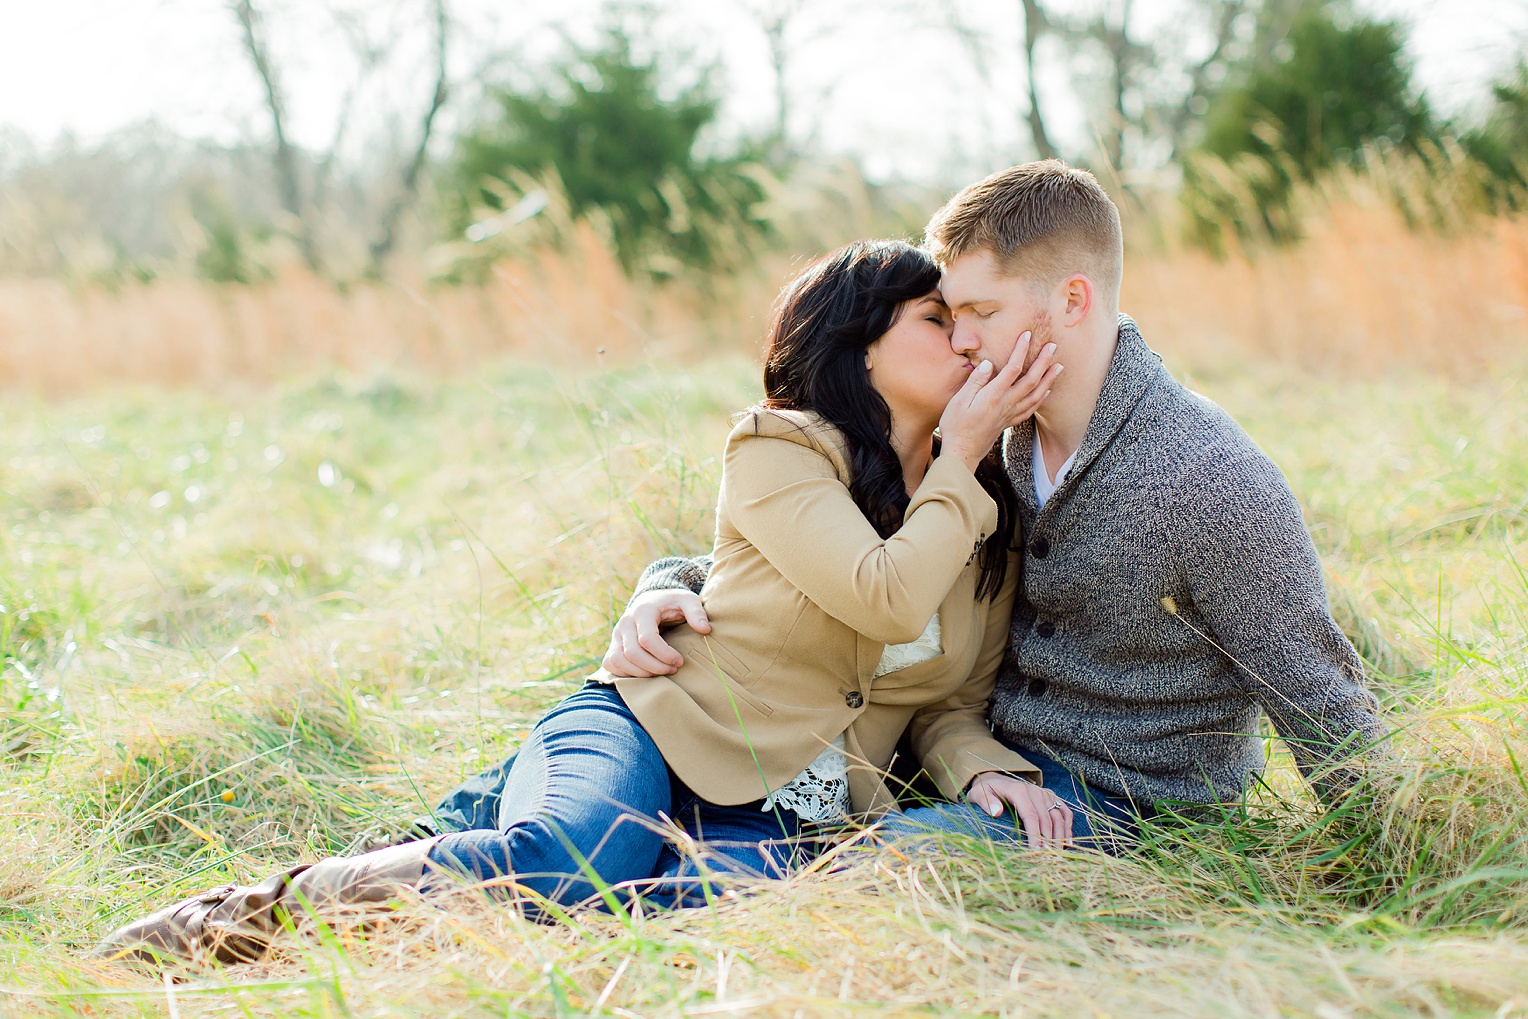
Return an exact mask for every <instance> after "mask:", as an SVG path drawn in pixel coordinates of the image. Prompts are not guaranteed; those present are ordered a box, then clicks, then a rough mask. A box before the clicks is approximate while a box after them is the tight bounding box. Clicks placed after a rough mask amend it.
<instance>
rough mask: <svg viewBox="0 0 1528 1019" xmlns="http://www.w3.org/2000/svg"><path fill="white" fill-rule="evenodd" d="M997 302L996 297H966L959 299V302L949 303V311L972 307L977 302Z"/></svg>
mask: <svg viewBox="0 0 1528 1019" xmlns="http://www.w3.org/2000/svg"><path fill="white" fill-rule="evenodd" d="M946 303H949V302H946ZM997 303H998V301H997V298H995V297H971V298H967V299H966V300H964V301H961V302H960V303H959V304H950V310H951V311H959V310H960V309H962V308H974V307H975V306H976V305H978V304H997Z"/></svg>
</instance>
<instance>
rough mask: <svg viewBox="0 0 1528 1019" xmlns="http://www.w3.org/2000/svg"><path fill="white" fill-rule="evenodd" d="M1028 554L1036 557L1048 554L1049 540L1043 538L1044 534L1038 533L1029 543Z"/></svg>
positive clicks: (1043, 556) (1041, 557) (1039, 557)
mask: <svg viewBox="0 0 1528 1019" xmlns="http://www.w3.org/2000/svg"><path fill="white" fill-rule="evenodd" d="M1029 554H1030V555H1032V556H1034V557H1035V558H1036V559H1044V558H1045V557H1046V556H1048V555H1050V542H1048V541H1046V540H1045V535H1043V534H1042V535H1040V536H1039V537H1038V538H1036V539H1035V540H1034V541H1032V542H1030V543H1029Z"/></svg>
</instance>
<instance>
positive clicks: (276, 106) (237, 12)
mask: <svg viewBox="0 0 1528 1019" xmlns="http://www.w3.org/2000/svg"><path fill="white" fill-rule="evenodd" d="M229 7H230V9H231V10H232V11H233V15H234V17H235V18H237V19H238V22H239V28H240V31H241V34H242V38H243V43H244V52H245V55H246V56H248V57H249V60H250V63H251V64H253V65H254V69H255V74H256V76H258V77H259V79H260V84H261V86H262V88H263V89H264V91H265V108H266V111H267V112H268V113H269V114H270V117H271V131H272V133H273V135H274V138H275V154H274V155H275V164H276V185H277V192H278V194H279V195H280V196H281V207H282V209H284V210H285V211H286V212H287V214H288V215H289V216H291V217H292V220H293V222H294V224H295V227H296V231H295V232H296V237H297V247H298V250H299V251H301V252H302V259H303V261H304V262H305V263H307V266H308V268H310V269H312V270H314V271H317V270H318V268H319V261H318V248H317V245H316V244H315V243H314V240H313V231H312V229H311V226H310V220H309V217H308V216H307V215H305V213H306V211H307V210H306V208H305V203H304V202H303V197H302V192H303V188H302V181H301V179H300V178H299V176H298V171H297V150H296V148H294V147H293V145H292V142H291V140H290V139H289V138H288V137H287V108H286V97H285V95H284V94H283V93H282V90H281V82H280V78H279V75H278V73H277V68H276V65H275V62H274V61H273V59H272V57H271V50H270V41H269V40H268V39H267V37H266V34H265V18H264V16H263V14H262V13H261V12H260V11H259V10H258V9H256V7H255V5H254V3H253V0H229Z"/></svg>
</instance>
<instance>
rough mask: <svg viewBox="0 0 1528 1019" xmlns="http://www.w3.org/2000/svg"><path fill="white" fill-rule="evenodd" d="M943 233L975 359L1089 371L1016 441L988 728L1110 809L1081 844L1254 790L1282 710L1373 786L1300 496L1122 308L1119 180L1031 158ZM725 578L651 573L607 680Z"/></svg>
mask: <svg viewBox="0 0 1528 1019" xmlns="http://www.w3.org/2000/svg"><path fill="white" fill-rule="evenodd" d="M926 242H927V245H928V247H929V249H930V250H931V251H932V252H933V254H934V255H935V257H936V258H937V259H938V260H939V262H940V264H941V266H942V267H943V270H944V272H943V279H942V283H941V290H942V292H943V294H944V297H945V300H946V301H947V302H948V304H949V305H950V308H951V310H952V311H953V313H954V316H955V325H954V332H953V335H952V338H951V343H952V344H953V345H954V347H955V349H956V350H957V351H958V352H960V353H962V354H964V355H966V356H967V357H969V358H971V359H972V360H973V361H977V362H980V361H982V360H988V361H991V362H992V363H993V364H1004V363H1006V362H1007V359H1008V356H1009V354H1010V353H1011V351H1012V350H1013V347H1014V344H1015V338H1016V337H1018V336H1019V335H1020V334H1021V333H1022V332H1024V331H1026V330H1030V331H1032V332H1033V338H1032V341H1031V343H1030V346H1029V349H1030V350H1031V351H1038V350H1040V349H1041V348H1042V347H1044V346H1045V344H1046V343H1047V342H1054V343H1055V344H1056V353H1055V360H1056V361H1057V362H1058V363H1061V364H1064V365H1065V366H1066V372H1065V373H1064V374H1063V375H1062V376H1061V377H1060V378H1059V379H1058V380H1057V381H1056V383H1055V385H1054V386H1053V388H1052V392H1051V395H1050V397H1049V398H1048V399H1047V400H1046V402H1045V403H1044V404H1043V405H1042V406H1041V408H1040V410H1039V411H1037V412H1036V414H1035V417H1034V420H1033V421H1032V422H1026V423H1024V424H1023V425H1020V426H1019V427H1017V428H1014V429H1012V430H1010V431H1009V432H1008V433H1007V434H1006V435H1005V437H1004V440H1003V456H1004V461H1005V463H1006V465H1007V469H1008V474H1009V477H1010V478H1011V479H1012V481H1013V483H1014V487H1015V489H1016V491H1017V492H1018V495H1019V502H1020V518H1021V519H1020V522H1021V532H1020V533H1021V534H1022V535H1023V541H1024V548H1023V577H1022V581H1021V583H1022V589H1021V591H1020V594H1019V597H1018V599H1017V602H1016V607H1015V610H1014V615H1013V620H1012V626H1011V633H1010V645H1009V648H1008V652H1007V654H1006V656H1005V659H1004V662H1003V666H1002V668H1001V670H1000V672H999V675H998V681H997V688H996V691H995V692H994V694H993V699H992V704H991V708H990V712H989V720H990V722H991V724H992V728H993V732H994V733H995V734H996V735H997V737H998V738H999V739H1000V740H1001V741H1002V742H1003V743H1005V744H1007V745H1009V746H1010V747H1012V748H1013V749H1015V750H1017V751H1018V752H1019V753H1021V754H1023V755H1024V756H1025V757H1027V758H1028V759H1030V760H1031V761H1032V762H1033V763H1035V764H1036V765H1038V766H1039V767H1040V768H1041V771H1042V773H1043V775H1044V780H1045V784H1046V785H1048V786H1050V787H1051V788H1052V789H1053V791H1055V792H1057V793H1058V794H1059V795H1060V796H1061V797H1062V798H1063V799H1065V800H1067V801H1068V802H1070V803H1072V804H1074V805H1076V806H1080V807H1085V808H1087V810H1085V811H1078V812H1077V818H1078V820H1077V822H1076V827H1074V830H1073V831H1072V833H1071V834H1072V835H1073V836H1074V837H1076V838H1078V839H1080V840H1086V839H1088V838H1090V837H1091V836H1092V835H1093V834H1094V833H1093V831H1092V826H1093V825H1096V824H1097V822H1098V821H1099V820H1100V819H1105V820H1107V821H1110V822H1112V824H1113V826H1115V827H1117V828H1119V829H1122V830H1123V831H1124V832H1125V833H1127V834H1128V833H1129V832H1130V831H1132V830H1133V828H1134V825H1135V823H1136V821H1137V820H1138V819H1139V818H1141V817H1144V816H1150V815H1151V814H1152V813H1153V812H1154V811H1155V810H1156V805H1157V804H1159V803H1163V802H1178V803H1190V804H1217V803H1226V802H1233V801H1235V800H1237V799H1238V798H1239V797H1240V796H1241V794H1242V793H1243V791H1244V790H1245V788H1246V785H1247V782H1248V780H1249V778H1250V777H1252V776H1254V775H1256V774H1258V773H1259V772H1260V771H1261V770H1262V765H1263V762H1264V759H1265V753H1264V749H1263V745H1262V742H1261V740H1260V739H1259V738H1258V736H1257V729H1258V716H1259V714H1260V713H1263V714H1266V715H1268V717H1269V718H1270V719H1271V720H1272V722H1273V725H1274V728H1275V729H1276V730H1277V731H1278V733H1279V734H1280V735H1281V736H1282V737H1283V738H1284V740H1285V742H1286V743H1287V744H1288V746H1289V747H1290V749H1291V750H1292V751H1293V754H1294V757H1295V760H1296V761H1297V763H1298V764H1299V766H1300V768H1301V770H1302V771H1303V772H1304V773H1305V774H1306V776H1307V777H1308V778H1310V779H1311V780H1312V781H1313V782H1314V783H1315V784H1316V786H1317V788H1318V789H1321V790H1325V789H1327V788H1330V787H1332V786H1341V785H1345V784H1346V783H1348V782H1350V781H1351V779H1352V773H1351V769H1349V768H1346V767H1344V766H1343V762H1344V761H1347V760H1349V759H1350V758H1351V757H1352V755H1353V754H1354V753H1355V752H1357V751H1359V750H1362V749H1363V748H1365V747H1367V746H1369V745H1371V744H1372V743H1373V742H1374V741H1376V740H1377V739H1378V738H1379V737H1380V736H1381V735H1382V734H1383V726H1382V724H1381V723H1380V721H1379V719H1378V717H1377V715H1376V706H1375V702H1374V699H1373V697H1372V696H1371V695H1370V694H1369V693H1368V692H1367V691H1366V690H1365V689H1364V686H1363V668H1362V663H1361V661H1360V659H1359V657H1358V655H1357V653H1356V652H1355V651H1354V649H1353V647H1352V645H1351V644H1350V643H1349V642H1348V640H1347V639H1346V638H1345V637H1344V636H1343V634H1342V632H1341V630H1340V629H1339V628H1338V627H1337V625H1336V623H1335V622H1333V620H1332V617H1331V613H1330V611H1329V608H1328V603H1327V598H1326V592H1325V588H1324V584H1323V580H1322V573H1321V564H1320V561H1319V560H1318V559H1317V556H1316V551H1315V548H1314V546H1313V544H1312V542H1311V539H1310V535H1309V533H1308V532H1307V531H1306V529H1305V525H1304V522H1303V520H1302V518H1301V515H1300V508H1299V505H1298V503H1297V502H1296V501H1295V498H1294V496H1293V494H1292V493H1291V492H1290V490H1289V486H1288V484H1287V483H1286V482H1285V480H1284V477H1283V475H1282V474H1281V473H1280V472H1279V470H1278V468H1277V467H1275V466H1274V464H1273V463H1272V462H1271V461H1270V460H1269V459H1268V458H1267V457H1266V456H1265V455H1264V454H1263V453H1262V451H1261V450H1259V449H1258V447H1257V446H1256V444H1255V443H1253V441H1252V440H1251V439H1250V438H1249V437H1248V436H1247V435H1246V433H1245V432H1243V431H1242V430H1241V429H1240V428H1239V427H1238V426H1237V425H1236V423H1235V422H1234V421H1233V420H1231V418H1230V417H1229V416H1228V415H1227V414H1226V413H1225V412H1224V411H1222V410H1221V409H1220V408H1219V407H1217V406H1215V405H1214V404H1213V403H1211V402H1210V401H1208V400H1206V399H1204V398H1203V397H1200V396H1197V395H1195V394H1193V393H1191V392H1189V391H1188V390H1187V389H1185V388H1184V387H1183V386H1182V385H1181V384H1179V383H1178V382H1177V381H1176V380H1174V379H1173V378H1172V376H1171V375H1170V374H1169V373H1168V372H1167V370H1166V369H1165V368H1164V367H1163V365H1162V363H1161V360H1160V358H1159V357H1158V356H1157V355H1156V354H1155V353H1153V352H1152V350H1151V349H1150V348H1149V347H1147V345H1146V343H1145V341H1144V340H1143V339H1142V337H1141V335H1140V332H1139V331H1138V330H1137V328H1136V326H1135V323H1134V322H1132V321H1131V320H1130V319H1129V318H1127V317H1124V316H1122V315H1120V314H1119V311H1118V307H1119V289H1120V280H1121V275H1122V271H1123V261H1124V256H1123V244H1122V235H1121V229H1120V221H1119V213H1118V210H1117V209H1116V208H1115V207H1114V204H1113V202H1111V201H1110V200H1109V198H1108V196H1107V195H1106V194H1105V193H1104V191H1103V189H1102V188H1101V187H1100V186H1099V184H1098V182H1097V180H1095V179H1094V178H1093V176H1092V175H1091V174H1089V173H1086V172H1085V171H1081V170H1076V169H1071V168H1068V167H1067V166H1066V165H1065V164H1063V163H1061V162H1059V161H1057V160H1046V161H1043V162H1038V163H1028V164H1025V165H1023V166H1016V167H1012V168H1010V169H1008V170H1004V171H1002V172H1000V173H997V174H994V175H992V176H991V177H988V178H986V179H985V180H982V181H979V182H977V183H975V184H972V185H971V186H969V187H967V188H965V189H964V190H963V191H961V192H960V193H959V194H957V195H956V196H955V197H954V198H953V199H951V200H950V202H949V203H948V204H947V205H945V207H944V208H942V209H940V210H939V211H938V212H937V213H935V214H934V217H933V219H932V220H930V222H929V225H928V231H927V238H926ZM708 568H709V562H708V560H707V559H705V558H701V559H696V560H688V559H668V560H662V561H660V562H657V563H654V564H653V565H652V566H650V567H649V568H648V569H647V571H646V572H645V573H644V574H643V577H642V580H641V582H640V583H639V585H638V588H637V591H636V593H635V595H634V597H633V599H632V602H631V605H630V606H629V607H628V609H627V613H626V614H625V615H624V616H623V617H622V619H621V622H620V623H619V624H618V625H617V627H616V631H615V633H614V635H613V636H612V640H611V647H610V650H609V652H608V653H607V655H606V658H605V662H604V664H605V667H606V668H607V669H609V670H610V671H611V672H612V673H615V674H628V675H641V674H666V673H669V672H671V671H673V669H674V667H675V666H676V665H677V664H678V661H679V657H678V655H677V654H676V653H675V652H674V651H673V649H671V648H669V647H668V645H667V644H666V643H664V641H663V639H662V636H661V626H662V625H663V624H664V623H667V622H677V621H679V620H680V619H686V620H688V621H689V623H690V624H691V625H692V626H694V627H696V628H697V629H700V630H702V632H706V630H707V629H708V627H707V625H706V622H705V618H704V608H703V607H702V605H701V603H700V601H699V599H698V598H697V597H696V594H698V592H699V590H700V588H701V585H702V584H703V582H704V580H705V576H706V571H707V569H708ZM984 778H985V779H987V780H986V781H983V782H981V784H980V787H979V788H973V789H972V790H970V791H969V792H968V797H969V798H970V799H971V800H972V801H973V802H974V803H975V804H976V806H978V807H980V808H982V809H983V810H985V811H987V812H988V813H989V814H992V815H994V816H996V815H997V814H999V813H1001V812H1002V809H1003V805H1004V801H1005V800H1006V799H1007V797H1006V796H1005V795H1004V791H1005V789H1004V786H1005V783H1013V782H1018V781H1020V780H1019V779H1016V778H1009V777H1004V776H985V777H984ZM920 813H921V812H920ZM1021 820H1022V822H1023V825H1024V829H1025V831H1026V832H1027V833H1028V834H1029V836H1030V838H1031V840H1032V841H1040V842H1049V841H1052V840H1054V839H1055V838H1056V837H1057V836H1058V835H1064V834H1065V833H1062V832H1058V831H1057V830H1056V828H1055V819H1054V818H1047V817H1045V816H1039V817H1022V818H1021ZM1090 821H1091V824H1090ZM933 823H940V822H939V821H937V820H935V821H934V822H933Z"/></svg>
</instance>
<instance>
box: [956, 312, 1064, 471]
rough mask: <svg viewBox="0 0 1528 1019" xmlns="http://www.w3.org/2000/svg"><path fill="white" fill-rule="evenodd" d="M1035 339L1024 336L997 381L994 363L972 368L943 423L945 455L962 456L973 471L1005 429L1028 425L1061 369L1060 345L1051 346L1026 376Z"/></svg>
mask: <svg viewBox="0 0 1528 1019" xmlns="http://www.w3.org/2000/svg"><path fill="white" fill-rule="evenodd" d="M1032 338H1033V337H1032V334H1031V333H1028V332H1026V333H1024V334H1023V335H1021V336H1020V337H1019V340H1018V342H1017V343H1015V344H1014V345H1013V353H1012V354H1010V355H1009V357H1008V363H1007V364H1006V365H1004V366H1003V368H1002V370H1001V371H999V372H998V373H997V375H996V376H995V377H994V376H993V375H992V372H993V366H992V362H990V361H983V362H982V363H981V364H979V365H977V366H976V368H974V369H972V371H971V374H970V376H969V377H968V378H967V379H966V383H965V385H963V386H961V387H960V391H959V392H957V393H956V394H955V395H954V397H952V398H951V400H950V402H949V405H948V406H946V407H945V409H944V415H943V416H942V417H940V419H939V440H940V444H941V447H940V450H941V451H940V455H941V456H956V457H959V458H960V459H961V460H962V461H964V463H965V465H966V466H967V467H969V468H970V469H971V470H972V471H973V472H974V471H975V470H976V465H977V464H979V463H981V460H982V457H984V456H986V455H987V451H988V450H989V449H991V448H992V444H993V443H994V442H996V441H997V438H998V436H999V435H1001V434H1003V429H1005V428H1009V427H1012V426H1013V425H1016V424H1018V423H1019V422H1020V421H1023V420H1024V419H1025V418H1027V417H1029V416H1030V415H1031V414H1033V413H1034V412H1035V410H1036V409H1037V408H1038V407H1039V406H1040V404H1042V403H1044V402H1045V398H1046V397H1047V396H1049V395H1050V387H1051V383H1052V382H1054V381H1055V380H1056V376H1057V375H1060V374H1061V365H1059V364H1055V363H1054V362H1053V361H1052V358H1053V357H1054V355H1055V353H1056V345H1055V344H1054V343H1047V344H1046V345H1045V346H1044V347H1043V348H1042V349H1041V350H1040V353H1039V354H1037V355H1036V356H1035V359H1034V363H1032V364H1031V365H1030V366H1029V370H1028V371H1025V369H1024V360H1025V358H1026V357H1027V356H1028V354H1029V345H1030V343H1031V341H1032Z"/></svg>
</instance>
